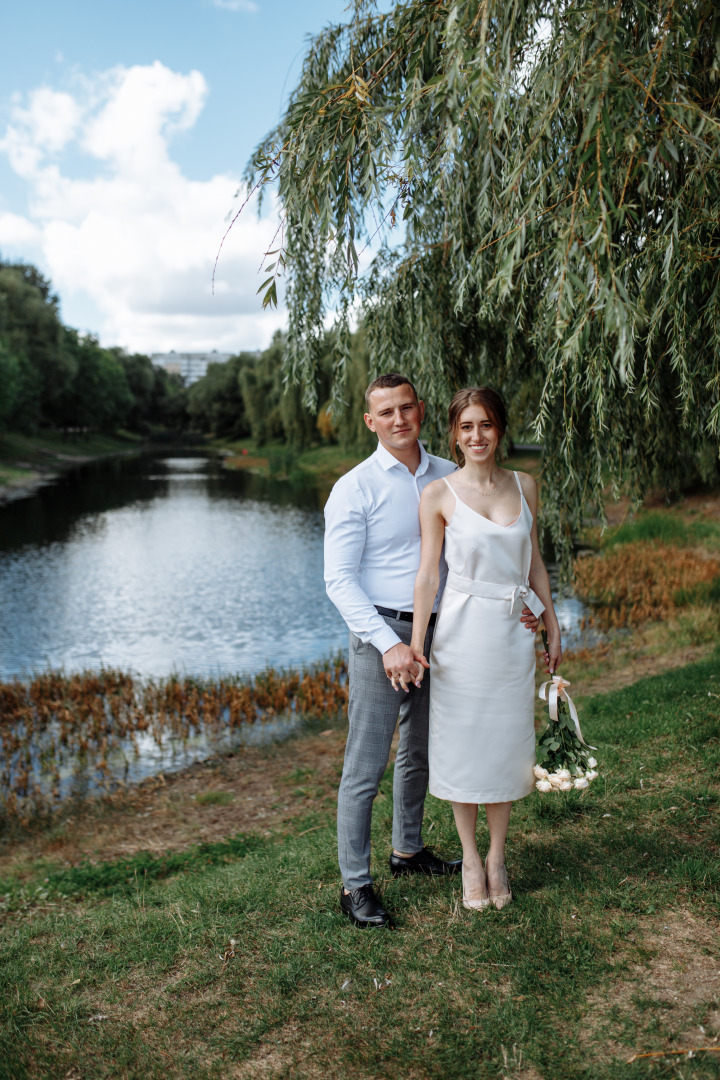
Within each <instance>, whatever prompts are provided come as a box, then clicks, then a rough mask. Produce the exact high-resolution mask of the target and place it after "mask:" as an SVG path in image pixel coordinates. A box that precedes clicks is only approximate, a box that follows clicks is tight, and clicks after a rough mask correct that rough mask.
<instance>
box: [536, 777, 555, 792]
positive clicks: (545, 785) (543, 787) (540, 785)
mask: <svg viewBox="0 0 720 1080" xmlns="http://www.w3.org/2000/svg"><path fill="white" fill-rule="evenodd" d="M535 787H536V788H537V789H538V791H552V784H551V783H550V781H549V780H536V781H535Z"/></svg>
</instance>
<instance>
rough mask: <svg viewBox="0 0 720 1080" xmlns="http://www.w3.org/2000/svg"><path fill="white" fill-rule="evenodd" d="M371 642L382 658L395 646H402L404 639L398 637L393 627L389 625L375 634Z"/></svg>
mask: <svg viewBox="0 0 720 1080" xmlns="http://www.w3.org/2000/svg"><path fill="white" fill-rule="evenodd" d="M370 641H371V643H372V644H373V645H374V646H375V648H376V649H377V651H378V652H379V653H380V655H381V656H382V654H383V653H386V652H387V651H388V649H392V648H394V647H395V645H402V639H401V638H399V637H398V636H397V634H396V633H395V631H394V630H393V628H392V626H388V625H387V623H386V624H385V627H384V628H383V629H382V630H378V632H377V634H373V636H372V637H371V638H370Z"/></svg>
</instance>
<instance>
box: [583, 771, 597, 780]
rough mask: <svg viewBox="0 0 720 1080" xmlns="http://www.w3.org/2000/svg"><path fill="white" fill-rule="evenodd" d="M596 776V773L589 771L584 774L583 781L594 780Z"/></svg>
mask: <svg viewBox="0 0 720 1080" xmlns="http://www.w3.org/2000/svg"><path fill="white" fill-rule="evenodd" d="M596 776H597V773H596V772H595V770H594V769H590V771H589V772H586V773H585V779H586V780H594V779H595V777H596Z"/></svg>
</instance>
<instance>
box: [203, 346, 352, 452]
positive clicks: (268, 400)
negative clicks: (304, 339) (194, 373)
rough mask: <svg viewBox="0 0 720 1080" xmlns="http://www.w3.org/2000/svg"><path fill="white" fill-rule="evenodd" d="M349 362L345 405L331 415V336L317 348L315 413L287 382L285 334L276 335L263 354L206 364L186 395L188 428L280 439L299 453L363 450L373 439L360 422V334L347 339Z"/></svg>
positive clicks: (225, 435)
mask: <svg viewBox="0 0 720 1080" xmlns="http://www.w3.org/2000/svg"><path fill="white" fill-rule="evenodd" d="M351 337H352V340H351V343H350V355H351V362H350V365H349V369H348V379H347V383H346V388H345V406H344V408H343V409H342V410H339V409H338V408H337V407H336V408H335V410H334V412H333V413H331V411H330V400H329V399H330V392H331V385H332V377H333V372H332V363H333V361H332V357H333V353H334V341H333V335H332V334H328V335H326V337H325V339H324V340H323V341H322V342H321V343H320V345H319V353H320V360H319V363H318V367H317V371H316V373H315V398H316V400H317V401H318V402H319V403H320V404H319V407H318V408H317V409H316V410H315V411H313V410H310V409H308V407H307V405H306V404H305V403H304V394H303V391H302V389H301V388H300V387H299V386H298V385H296V384H294V383H293V382H291V381H289V380H288V379H287V376H286V375H285V373H284V370H283V357H284V355H285V352H286V350H287V335H286V334H284V333H281V332H278V333H276V334H275V337H274V338H273V340H272V343H271V345H270V346H269V348H267V349H265V350H264V351H263V352H261V353H259V354H258V353H250V352H241V353H239V354H238V355H237V356H233V357H231V359H230V360H228V361H226V362H225V363H222V364H210V365H209V366H208V369H207V373H206V374H205V376H204V377H203V378H202V379H199V380H198V381H197V382H196V383H194V384H193V385H192V386H191V387H190V389H189V391H188V403H187V408H188V414H189V417H190V426H191V427H192V429H193V430H195V431H201V432H206V433H212V434H213V435H216V436H218V437H220V438H232V439H241V438H252V439H253V441H254V442H256V443H257V444H258V445H259V446H262V445H263V444H264V443H267V442H270V441H280V442H284V443H286V444H288V445H289V446H292V447H294V448H295V449H298V450H303V449H305V448H307V447H308V446H311V445H314V444H317V443H336V444H339V445H340V446H341V447H343V449H353V450H355V449H357V450H362V449H364V448H366V447H368V446H369V445H372V440H371V438H370V437H369V433H368V431H367V429H366V428H365V425H364V423H363V420H362V414H363V412H364V401H363V396H364V393H365V387H366V386H367V383H368V360H367V355H366V351H365V348H364V334H363V332H362V331H358V332H356V333H355V334H353V335H351Z"/></svg>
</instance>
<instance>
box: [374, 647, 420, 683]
mask: <svg viewBox="0 0 720 1080" xmlns="http://www.w3.org/2000/svg"><path fill="white" fill-rule="evenodd" d="M383 667H384V668H385V674H386V675H387V677H388V679H390V681H391V682H392V688H393V690H397V684H398V683H400V685H401V686H402V688H403V690H405V691H406V692H407V691H408V690H409V689H410V683H414V682H417V680H418V676H420V673H421V672H422V668H421V667H420V665H419V664H418V663H416V661H415V659H414V658H413V651H412V649H411V648H410V646H409V645H403V643H402V642H398V644H397V645H393V647H392V649H388V651H387V652H386V653H383Z"/></svg>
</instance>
